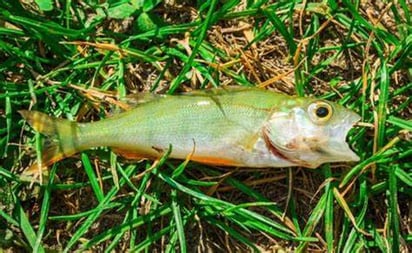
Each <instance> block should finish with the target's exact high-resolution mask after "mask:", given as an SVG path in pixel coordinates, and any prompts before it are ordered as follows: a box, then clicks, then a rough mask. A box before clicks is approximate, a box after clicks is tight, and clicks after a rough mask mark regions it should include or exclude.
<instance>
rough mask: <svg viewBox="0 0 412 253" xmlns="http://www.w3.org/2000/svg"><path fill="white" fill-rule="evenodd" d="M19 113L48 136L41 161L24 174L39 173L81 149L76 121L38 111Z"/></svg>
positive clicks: (37, 129)
mask: <svg viewBox="0 0 412 253" xmlns="http://www.w3.org/2000/svg"><path fill="white" fill-rule="evenodd" d="M19 113H20V114H21V116H23V118H24V119H25V120H26V121H27V122H28V123H29V124H30V125H31V126H32V127H33V128H34V129H35V130H36V131H38V132H40V133H42V134H44V135H46V136H48V138H47V139H46V141H45V144H44V146H43V150H42V157H41V160H40V163H35V164H33V165H32V166H31V167H30V168H29V169H27V170H26V171H25V172H24V174H26V175H34V174H39V172H40V171H43V170H44V169H46V167H47V166H49V165H51V164H53V163H55V162H57V161H60V160H62V159H63V158H65V157H69V156H72V155H74V154H75V153H77V152H78V151H79V150H77V146H78V145H77V142H78V138H77V136H78V126H77V123H76V122H71V121H69V120H63V119H57V118H52V117H50V116H48V115H46V114H44V113H41V112H37V111H25V110H22V111H19Z"/></svg>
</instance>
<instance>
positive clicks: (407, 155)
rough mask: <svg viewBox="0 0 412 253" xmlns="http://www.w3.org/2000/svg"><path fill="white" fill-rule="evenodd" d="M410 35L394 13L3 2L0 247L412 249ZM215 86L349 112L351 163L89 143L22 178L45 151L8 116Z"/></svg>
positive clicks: (210, 1) (382, 7)
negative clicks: (121, 151)
mask: <svg viewBox="0 0 412 253" xmlns="http://www.w3.org/2000/svg"><path fill="white" fill-rule="evenodd" d="M411 22H412V21H411V5H410V4H409V3H408V1H405V0H399V1H393V2H392V1H347V0H345V1H334V0H329V1H323V2H322V3H319V2H312V1H305V0H304V1H297V0H296V1H270V0H262V1H252V0H249V1H246V0H228V1H217V0H207V1H183V0H182V1H179V0H168V1H166V0H165V1H160V0H152V1H130V2H129V1H108V2H105V1H93V0H84V1H50V0H37V1H31V0H25V1H3V2H2V3H0V58H1V61H0V76H1V78H0V82H1V86H0V216H1V217H2V218H1V219H0V249H1V250H2V251H5V252H8V251H9V252H14V251H39V252H40V251H58V252H60V251H66V252H69V251H74V250H91V251H112V250H115V251H140V250H147V251H150V252H163V251H166V252H171V251H183V252H184V251H189V252H206V251H207V252H239V251H240V252H243V251H245V252H248V251H264V252H288V251H300V252H304V251H308V252H324V251H328V252H333V251H336V252H352V251H372V252H399V251H400V252H408V250H412V248H411V246H410V245H411V242H412V221H411V217H412V200H411V199H412V198H411V196H412V162H411V160H412V159H411V158H412V151H411V150H412V148H411V147H412V145H411V131H412V123H411V115H412V107H411V97H412V89H411V87H412V82H411V74H412V72H411V45H412V43H411V38H412V35H411V30H412V28H411ZM229 85H231V86H233V85H241V86H259V87H261V88H264V89H269V90H272V91H274V92H281V93H286V94H290V95H295V96H314V97H320V98H324V99H328V100H331V101H336V102H338V103H340V104H342V105H344V106H345V107H347V108H350V109H352V110H354V111H355V112H357V113H359V114H360V115H361V116H362V121H361V123H359V124H358V125H357V126H356V127H355V128H354V129H353V130H351V132H350V133H349V136H348V142H349V143H350V145H351V147H352V148H353V149H354V150H355V152H356V153H357V154H359V156H360V157H361V160H360V161H359V162H356V163H334V164H325V165H322V166H321V167H319V168H317V169H313V170H312V169H307V168H303V167H302V168H301V167H294V168H279V169H273V168H267V169H252V168H242V169H239V168H222V167H213V166H205V165H200V164H197V163H192V162H189V163H188V164H185V163H182V162H181V161H174V160H161V161H156V162H155V161H150V160H144V161H139V162H136V161H133V162H130V161H126V160H125V159H124V158H122V157H119V156H117V155H116V154H115V153H113V152H112V151H111V150H110V149H108V148H104V147H101V148H96V149H93V150H89V151H86V152H83V153H82V154H78V155H76V156H74V157H72V158H69V159H65V160H64V161H61V162H58V163H56V164H55V165H54V166H51V167H50V168H49V172H48V176H44V177H43V178H41V180H40V181H39V180H38V179H34V178H31V177H27V176H24V171H25V170H26V169H27V168H28V167H29V166H30V165H31V164H33V163H34V162H35V161H36V159H37V158H36V157H37V155H38V154H40V153H41V150H42V147H44V141H42V140H44V139H45V138H42V137H41V135H40V134H39V133H36V132H35V131H34V130H33V129H32V128H30V127H29V126H28V125H27V124H26V123H25V122H24V120H23V119H22V118H21V116H20V115H19V113H18V110H38V111H42V112H45V113H47V114H49V115H52V116H55V117H58V118H68V119H70V120H73V121H78V122H89V121H95V120H100V119H104V118H106V117H110V115H111V114H112V113H117V111H119V110H121V109H119V107H122V105H123V102H122V101H124V100H123V99H124V98H125V97H126V96H128V95H130V94H141V93H143V92H154V93H160V94H165V93H169V94H173V93H180V92H187V91H192V90H197V89H209V88H212V87H215V86H229ZM123 109H124V108H123Z"/></svg>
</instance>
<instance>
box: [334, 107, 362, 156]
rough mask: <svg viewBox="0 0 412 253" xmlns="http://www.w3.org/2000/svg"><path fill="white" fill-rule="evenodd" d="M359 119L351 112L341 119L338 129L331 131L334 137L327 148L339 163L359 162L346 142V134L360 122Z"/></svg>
mask: <svg viewBox="0 0 412 253" xmlns="http://www.w3.org/2000/svg"><path fill="white" fill-rule="evenodd" d="M360 120H361V117H360V116H359V115H358V114H356V113H354V112H351V113H350V114H349V115H347V116H346V117H345V118H343V120H342V123H341V124H340V127H337V128H335V129H333V130H332V136H335V137H334V138H333V139H332V140H331V141H330V143H329V145H328V146H329V148H330V152H329V153H331V154H333V156H335V157H336V158H337V160H339V161H348V162H349V161H350V162H357V161H359V160H360V158H359V156H358V155H357V154H356V153H355V152H354V151H353V150H352V149H351V148H350V146H349V144H348V142H347V140H348V133H349V131H350V130H351V129H352V128H353V126H354V125H355V124H356V122H358V121H360Z"/></svg>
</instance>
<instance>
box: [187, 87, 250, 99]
mask: <svg viewBox="0 0 412 253" xmlns="http://www.w3.org/2000/svg"><path fill="white" fill-rule="evenodd" d="M250 89H253V87H245V86H220V87H218V88H212V89H204V90H194V91H190V92H184V93H181V95H185V96H205V97H211V96H219V95H224V94H227V93H233V92H243V91H246V90H250ZM255 89H256V88H255Z"/></svg>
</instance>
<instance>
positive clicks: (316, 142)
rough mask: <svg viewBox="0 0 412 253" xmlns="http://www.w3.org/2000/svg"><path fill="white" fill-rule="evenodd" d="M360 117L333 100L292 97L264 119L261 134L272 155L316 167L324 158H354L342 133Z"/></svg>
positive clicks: (326, 159) (337, 160) (329, 160)
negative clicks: (268, 117)
mask: <svg viewBox="0 0 412 253" xmlns="http://www.w3.org/2000/svg"><path fill="white" fill-rule="evenodd" d="M360 119H361V118H360V116H359V115H358V114H356V113H355V112H353V111H351V110H349V109H347V108H345V107H343V106H341V105H339V104H336V103H333V102H329V101H325V100H320V99H310V98H295V99H294V100H289V101H288V102H285V104H284V105H283V106H282V108H280V109H279V108H278V109H276V110H275V112H274V113H273V114H272V115H271V117H270V119H269V120H268V122H266V124H265V126H264V129H263V135H264V138H265V140H266V143H267V145H268V147H269V149H270V150H271V151H272V153H273V154H274V155H278V156H281V157H282V158H284V159H287V160H289V161H290V162H292V163H293V164H296V165H300V166H304V167H308V168H316V167H318V166H319V165H321V164H323V163H327V162H343V161H358V160H359V157H358V156H357V155H356V154H355V153H354V152H353V151H352V150H351V149H350V147H349V145H348V144H347V143H346V136H347V134H348V132H349V130H350V129H351V128H352V127H353V125H354V124H355V123H356V122H357V121H359V120H360Z"/></svg>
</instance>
